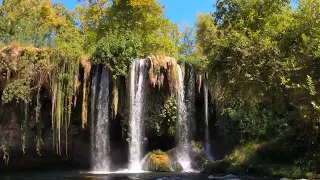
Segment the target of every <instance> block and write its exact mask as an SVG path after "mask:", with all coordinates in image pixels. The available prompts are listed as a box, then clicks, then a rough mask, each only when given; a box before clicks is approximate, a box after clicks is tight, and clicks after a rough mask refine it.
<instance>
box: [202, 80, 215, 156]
mask: <svg viewBox="0 0 320 180" xmlns="http://www.w3.org/2000/svg"><path fill="white" fill-rule="evenodd" d="M203 91H204V119H205V129H206V135H205V136H206V137H205V149H204V150H205V155H206V157H207V158H208V159H209V160H214V159H213V156H212V154H211V146H210V143H209V111H208V108H209V103H208V99H209V93H208V87H207V84H206V83H204V85H203Z"/></svg>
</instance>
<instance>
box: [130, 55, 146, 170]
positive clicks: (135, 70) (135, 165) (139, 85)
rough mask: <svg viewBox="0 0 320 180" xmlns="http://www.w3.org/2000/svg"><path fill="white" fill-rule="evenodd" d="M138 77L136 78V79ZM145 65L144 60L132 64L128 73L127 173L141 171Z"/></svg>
mask: <svg viewBox="0 0 320 180" xmlns="http://www.w3.org/2000/svg"><path fill="white" fill-rule="evenodd" d="M137 76H138V77H137ZM146 80H147V65H146V62H145V60H144V59H137V60H135V61H133V62H132V66H131V71H130V142H129V158H130V159H129V171H131V172H140V171H142V160H141V158H142V153H143V151H142V135H143V132H144V131H143V128H144V123H143V122H144V119H145V118H144V108H145V103H146V100H145V99H146V97H145V85H146Z"/></svg>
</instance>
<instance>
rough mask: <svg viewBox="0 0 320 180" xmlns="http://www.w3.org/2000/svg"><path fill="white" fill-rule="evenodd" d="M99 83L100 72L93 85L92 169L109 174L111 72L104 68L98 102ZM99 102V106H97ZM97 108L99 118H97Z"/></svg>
mask: <svg viewBox="0 0 320 180" xmlns="http://www.w3.org/2000/svg"><path fill="white" fill-rule="evenodd" d="M97 81H98V70H96V72H95V77H94V79H93V85H92V104H91V113H92V114H91V117H92V123H93V124H92V127H93V128H92V136H93V137H92V162H91V163H92V169H93V171H103V172H108V171H109V170H110V158H109V143H110V142H109V72H108V69H107V68H106V67H103V69H102V74H101V83H100V91H99V99H98V100H97V101H96V100H95V96H96V86H97ZM96 102H97V104H95V103H96ZM96 107H97V113H98V116H97V117H96V118H95V116H94V115H95V110H96Z"/></svg>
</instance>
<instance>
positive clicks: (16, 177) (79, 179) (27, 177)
mask: <svg viewBox="0 0 320 180" xmlns="http://www.w3.org/2000/svg"><path fill="white" fill-rule="evenodd" d="M0 179H1V180H60V179H62V180H63V179H67V180H131V179H132V180H207V179H213V180H215V179H217V180H219V179H228V180H254V179H258V180H259V179H261V180H269V179H270V180H272V179H273V178H257V177H238V176H233V175H216V176H213V175H211V176H209V175H206V174H202V173H155V172H150V173H149V172H146V173H140V174H126V173H111V174H92V173H88V172H80V171H71V172H18V173H10V174H0ZM278 179H279V178H278Z"/></svg>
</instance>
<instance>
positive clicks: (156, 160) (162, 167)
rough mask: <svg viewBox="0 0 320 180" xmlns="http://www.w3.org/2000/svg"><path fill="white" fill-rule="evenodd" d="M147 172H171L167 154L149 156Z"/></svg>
mask: <svg viewBox="0 0 320 180" xmlns="http://www.w3.org/2000/svg"><path fill="white" fill-rule="evenodd" d="M148 170H149V171H158V172H169V171H171V167H170V159H169V156H168V155H167V154H165V153H164V154H152V153H151V154H150V155H149V159H148Z"/></svg>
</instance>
